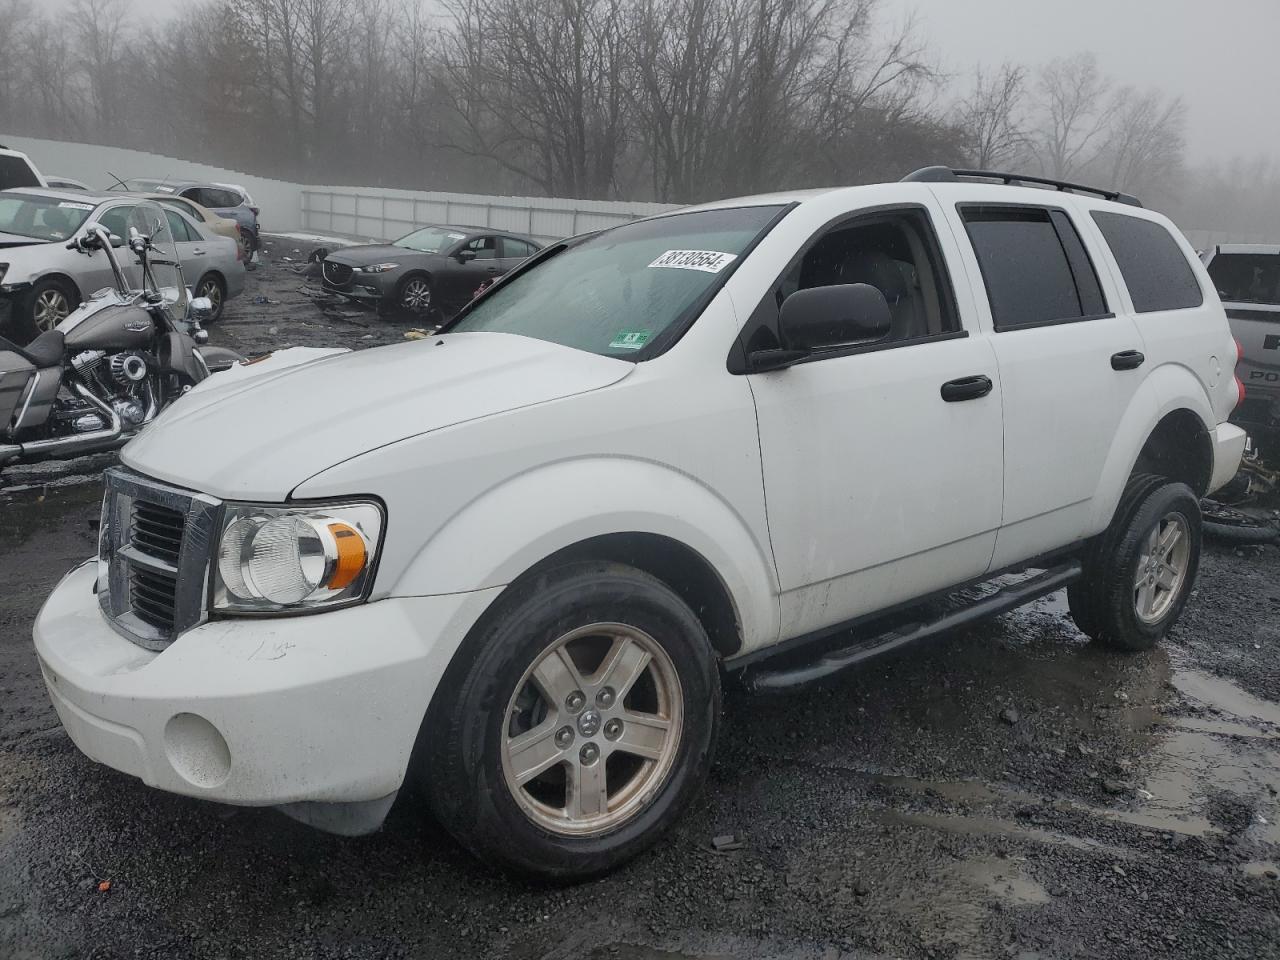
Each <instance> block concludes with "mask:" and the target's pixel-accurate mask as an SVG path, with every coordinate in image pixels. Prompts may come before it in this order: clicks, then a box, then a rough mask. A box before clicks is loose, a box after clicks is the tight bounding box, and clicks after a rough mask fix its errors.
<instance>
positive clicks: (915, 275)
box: [744, 209, 960, 353]
mask: <svg viewBox="0 0 1280 960" xmlns="http://www.w3.org/2000/svg"><path fill="white" fill-rule="evenodd" d="M845 283H868V284H870V285H871V286H873V287H876V288H877V289H878V290H879V291H880V292H881V293H883V294H884V298H885V300H887V301H888V303H889V312H890V315H891V317H892V324H891V326H890V328H889V335H888V337H886V338H885V340H882V341H877V345H879V344H883V343H894V342H901V343H905V342H908V341H912V340H920V339H922V338H926V337H932V336H938V335H941V334H948V333H957V332H959V331H960V320H959V315H958V313H957V311H956V306H955V296H954V293H953V291H952V287H951V279H950V277H949V276H948V274H947V270H946V263H945V262H944V260H943V258H942V253H941V251H940V250H939V248H938V241H937V238H936V236H935V234H934V232H933V226H932V224H931V223H930V221H929V217H928V215H927V214H926V213H925V212H924V211H923V210H916V209H910V210H893V211H887V212H884V213H875V214H870V215H867V216H863V217H858V218H856V219H853V220H850V221H846V222H845V223H841V224H838V225H836V226H834V227H831V228H829V229H827V230H825V231H824V232H822V233H821V234H819V235H818V236H817V237H815V238H814V239H813V240H812V241H811V242H810V243H809V245H808V247H807V248H806V249H805V250H804V252H803V253H802V254H801V255H800V256H799V257H798V258H797V259H796V260H795V261H793V262H792V263H791V265H790V266H788V268H787V270H786V271H785V272H784V273H783V274H782V276H781V277H779V278H778V282H777V283H776V284H775V285H774V288H773V289H772V290H771V291H770V292H769V293H768V294H766V295H765V298H764V300H763V301H762V302H761V303H760V305H759V306H758V307H757V308H756V310H755V312H754V313H752V315H751V319H750V320H749V321H748V323H747V327H746V328H745V329H744V342H745V344H746V351H747V353H752V352H754V351H756V350H770V349H776V348H778V347H780V346H781V345H782V344H781V342H780V340H779V337H778V311H779V308H781V306H782V301H784V300H785V299H786V298H787V297H789V296H791V294H793V293H795V292H796V291H797V290H806V289H809V288H810V287H828V286H833V285H836V284H845Z"/></svg>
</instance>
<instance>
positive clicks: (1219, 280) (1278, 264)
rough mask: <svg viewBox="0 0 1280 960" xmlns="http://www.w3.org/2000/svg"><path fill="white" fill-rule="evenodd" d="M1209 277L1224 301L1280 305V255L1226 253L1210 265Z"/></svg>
mask: <svg viewBox="0 0 1280 960" xmlns="http://www.w3.org/2000/svg"><path fill="white" fill-rule="evenodd" d="M1209 276H1210V277H1212V278H1213V285H1214V286H1215V287H1217V288H1218V296H1220V297H1221V298H1222V299H1223V300H1229V301H1233V302H1235V303H1274V304H1280V254H1274V253H1222V254H1219V255H1218V256H1216V257H1214V258H1213V259H1212V260H1211V261H1209Z"/></svg>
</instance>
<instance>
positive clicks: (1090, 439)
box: [948, 202, 1149, 569]
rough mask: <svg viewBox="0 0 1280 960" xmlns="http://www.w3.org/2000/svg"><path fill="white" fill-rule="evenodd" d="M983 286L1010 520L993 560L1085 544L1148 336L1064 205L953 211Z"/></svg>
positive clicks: (995, 563) (964, 206) (969, 206)
mask: <svg viewBox="0 0 1280 960" xmlns="http://www.w3.org/2000/svg"><path fill="white" fill-rule="evenodd" d="M948 215H949V216H950V217H951V218H952V222H953V225H954V227H955V229H956V234H957V236H959V237H962V238H964V239H965V240H966V241H967V244H968V250H967V251H966V257H967V259H968V260H969V262H970V264H971V267H970V272H971V273H972V275H973V276H974V277H975V278H980V279H981V282H980V283H975V287H978V288H979V291H980V293H982V292H985V301H986V302H985V304H984V308H985V311H986V312H987V314H988V316H989V318H990V322H991V329H992V331H993V332H992V334H991V343H992V345H993V346H994V348H995V355H996V359H997V362H998V364H999V369H1000V383H1001V387H1002V389H1003V404H1004V517H1003V522H1002V527H1001V530H1000V536H999V538H998V539H997V543H996V550H995V554H994V556H993V557H992V567H993V568H996V569H998V568H1000V567H1004V566H1007V565H1009V564H1012V563H1016V562H1018V561H1021V560H1025V559H1028V558H1030V557H1034V556H1036V555H1037V554H1040V553H1043V552H1044V551H1046V550H1050V549H1053V548H1056V547H1060V546H1063V545H1065V544H1068V543H1071V542H1072V541H1074V540H1076V539H1079V538H1080V537H1081V536H1082V534H1084V533H1085V532H1086V531H1088V532H1095V531H1090V530H1089V526H1090V523H1091V516H1092V507H1093V498H1094V496H1095V495H1096V493H1097V491H1098V488H1099V483H1100V481H1101V478H1102V471H1103V467H1104V465H1105V463H1106V459H1107V455H1108V454H1109V453H1110V450H1111V444H1112V440H1113V438H1114V437H1115V433H1116V429H1117V427H1118V426H1119V424H1120V420H1121V418H1122V417H1123V415H1124V413H1125V411H1126V410H1127V409H1128V407H1129V404H1130V401H1131V400H1132V399H1133V396H1134V394H1135V393H1136V392H1137V390H1138V387H1139V385H1140V384H1141V382H1142V379H1143V376H1144V371H1145V369H1149V368H1144V367H1143V366H1141V365H1134V364H1135V363H1136V361H1137V360H1138V358H1140V357H1141V356H1142V353H1141V351H1142V349H1143V346H1144V344H1143V341H1142V337H1141V336H1140V334H1139V331H1138V328H1137V325H1136V324H1135V323H1134V320H1133V317H1132V316H1131V315H1130V314H1129V313H1128V311H1127V309H1126V305H1125V304H1123V303H1122V302H1121V301H1120V297H1119V293H1118V289H1117V288H1116V286H1115V284H1114V282H1113V280H1112V278H1111V276H1110V275H1109V274H1105V273H1104V274H1100V273H1099V270H1098V269H1097V267H1096V265H1095V263H1094V260H1093V258H1092V257H1091V256H1090V254H1089V252H1088V250H1087V249H1086V247H1085V244H1084V242H1083V241H1082V239H1081V226H1080V225H1079V217H1080V214H1079V213H1078V212H1077V210H1076V208H1075V207H1074V206H1068V205H1066V204H1063V205H1061V206H1059V205H1057V204H1052V205H1050V204H1046V205H1044V206H1039V205H1032V204H1002V203H987V202H982V203H963V202H961V203H959V204H957V205H955V206H953V207H951V208H950V209H949V210H948Z"/></svg>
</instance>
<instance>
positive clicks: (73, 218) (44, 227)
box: [0, 194, 93, 243]
mask: <svg viewBox="0 0 1280 960" xmlns="http://www.w3.org/2000/svg"><path fill="white" fill-rule="evenodd" d="M92 212H93V204H92V203H78V202H75V201H71V200H56V199H54V198H53V197H28V196H21V195H18V194H0V233H11V234H15V235H17V236H19V237H30V238H31V239H32V240H39V241H41V242H42V243H52V242H54V241H55V240H67V239H70V237H71V235H72V234H73V233H75V232H76V231H77V230H78V229H80V224H82V223H84V222H85V220H87V219H89V214H90V213H92Z"/></svg>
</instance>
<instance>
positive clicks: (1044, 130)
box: [1037, 53, 1115, 180]
mask: <svg viewBox="0 0 1280 960" xmlns="http://www.w3.org/2000/svg"><path fill="white" fill-rule="evenodd" d="M1110 91H1111V81H1110V80H1109V79H1108V78H1107V77H1106V76H1104V75H1103V74H1102V71H1101V70H1099V69H1098V61H1097V58H1096V57H1095V56H1094V55H1093V54H1091V53H1079V54H1076V55H1075V56H1072V57H1067V58H1065V59H1058V60H1053V61H1051V62H1050V63H1049V64H1048V65H1047V66H1045V67H1044V69H1043V70H1041V71H1040V77H1039V100H1040V103H1039V106H1040V110H1041V118H1040V127H1039V130H1038V138H1037V139H1038V141H1039V144H1038V145H1039V151H1040V161H1041V164H1042V166H1043V167H1044V169H1045V170H1046V172H1047V173H1048V174H1049V176H1051V177H1058V178H1061V179H1064V180H1069V179H1071V178H1072V177H1073V176H1075V175H1077V174H1078V173H1079V171H1080V170H1082V169H1083V168H1085V167H1087V166H1088V165H1089V163H1090V162H1091V161H1093V160H1094V159H1095V158H1096V157H1097V154H1098V148H1099V145H1100V141H1101V139H1102V137H1103V135H1104V133H1105V131H1106V130H1107V128H1108V126H1109V125H1110V123H1111V119H1112V116H1113V113H1114V109H1115V102H1114V100H1112V99H1111V98H1110V97H1109V96H1108V95H1109V93H1110Z"/></svg>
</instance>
